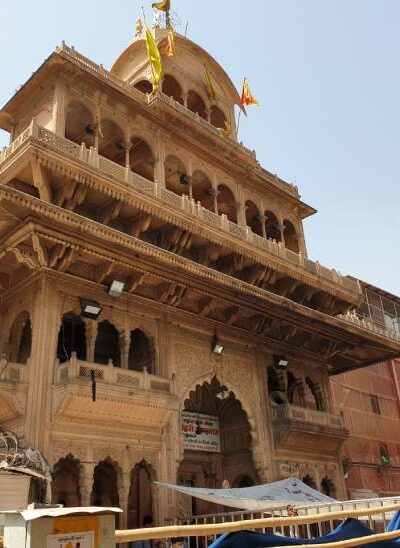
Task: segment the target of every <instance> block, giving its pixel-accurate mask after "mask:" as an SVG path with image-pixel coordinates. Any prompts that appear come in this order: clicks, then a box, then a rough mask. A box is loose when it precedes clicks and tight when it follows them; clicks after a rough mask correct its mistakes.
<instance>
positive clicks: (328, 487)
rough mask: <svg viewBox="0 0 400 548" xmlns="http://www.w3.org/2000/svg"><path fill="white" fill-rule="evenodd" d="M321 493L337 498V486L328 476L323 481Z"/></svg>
mask: <svg viewBox="0 0 400 548" xmlns="http://www.w3.org/2000/svg"><path fill="white" fill-rule="evenodd" d="M321 491H322V492H323V493H324V494H325V495H327V496H328V497H332V498H333V499H334V498H336V487H335V484H334V483H333V481H332V480H331V479H330V478H328V476H325V477H324V478H323V479H322V481H321Z"/></svg>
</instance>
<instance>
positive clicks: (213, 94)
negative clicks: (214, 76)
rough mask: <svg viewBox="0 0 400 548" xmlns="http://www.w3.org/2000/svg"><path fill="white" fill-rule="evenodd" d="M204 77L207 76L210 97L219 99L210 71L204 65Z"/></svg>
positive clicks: (206, 81) (215, 99)
mask: <svg viewBox="0 0 400 548" xmlns="http://www.w3.org/2000/svg"><path fill="white" fill-rule="evenodd" d="M204 78H205V84H206V89H207V93H208V97H209V98H210V99H213V100H214V101H218V96H217V92H216V91H215V87H214V84H213V83H212V80H211V76H210V73H209V72H208V69H207V67H206V66H204Z"/></svg>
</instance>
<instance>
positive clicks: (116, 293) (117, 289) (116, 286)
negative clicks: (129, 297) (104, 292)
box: [108, 280, 125, 297]
mask: <svg viewBox="0 0 400 548" xmlns="http://www.w3.org/2000/svg"><path fill="white" fill-rule="evenodd" d="M124 287H125V282H119V281H118V280H113V281H112V283H111V285H110V288H109V290H108V294H109V295H110V297H120V296H121V295H122V292H123V290H124Z"/></svg>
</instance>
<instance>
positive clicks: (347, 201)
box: [0, 0, 400, 295]
mask: <svg viewBox="0 0 400 548" xmlns="http://www.w3.org/2000/svg"><path fill="white" fill-rule="evenodd" d="M172 2H173V7H174V10H175V11H176V12H177V13H178V15H179V17H180V20H181V22H182V27H183V29H184V28H185V26H186V22H188V23H189V24H188V37H189V38H191V39H192V40H194V41H195V42H198V43H199V44H200V45H201V46H203V47H204V48H205V49H207V50H208V51H209V52H210V53H211V54H212V55H213V56H214V57H215V58H216V59H217V60H218V61H219V62H220V63H221V64H222V65H223V66H224V68H225V69H226V70H227V72H228V74H230V76H231V77H232V80H233V81H234V82H235V84H236V85H237V86H238V88H240V86H241V81H242V78H243V76H247V77H249V79H250V83H251V88H252V91H253V93H254V95H256V96H257V98H258V100H259V102H260V107H258V108H253V109H251V110H249V116H248V119H247V120H245V121H243V119H242V125H241V132H240V139H241V140H242V141H243V142H244V143H245V144H246V145H247V146H249V147H250V148H255V149H256V150H257V155H258V158H259V160H260V161H261V163H262V164H263V165H264V167H266V168H267V169H269V170H270V171H272V172H273V173H275V172H276V173H278V174H279V175H280V176H282V177H283V178H285V179H286V180H288V181H290V182H295V183H296V184H297V185H298V186H299V188H300V191H301V194H302V198H303V199H304V200H305V201H306V202H308V203H310V204H311V205H312V206H314V207H315V208H316V209H318V213H317V215H315V216H314V217H312V218H310V219H308V220H306V221H305V232H306V239H307V243H308V251H309V255H310V257H311V258H313V259H318V260H320V262H321V263H322V264H324V265H325V266H328V267H335V268H337V269H338V270H340V271H341V272H342V273H344V274H347V273H348V274H353V275H355V276H358V277H360V278H362V279H364V280H366V281H368V282H370V283H373V284H375V285H378V286H379V287H382V288H383V289H386V290H387V291H391V292H393V293H397V294H398V295H400V258H399V257H400V254H399V252H398V245H399V234H400V215H399V202H400V190H399V166H398V162H399V160H400V155H399V147H400V107H399V102H400V77H399V54H400V32H399V25H400V1H399V0H274V1H272V0H247V1H241V0H240V1H239V0H175V1H174V0H172ZM150 4H151V2H150V1H148V0H136V1H135V0H131V1H128V0H114V1H113V2H105V1H104V0H97V1H96V2H93V1H90V0H86V1H82V0H79V1H78V0H69V1H68V2H59V1H58V2H57V1H54V0H52V1H50V0H37V1H35V2H33V1H32V0H17V1H15V2H9V1H8V0H7V1H6V0H0V9H1V22H0V102H1V104H4V103H5V101H6V100H7V98H8V97H9V96H10V95H11V94H12V92H13V91H14V89H16V88H17V87H18V86H19V85H20V84H22V83H23V82H24V81H25V80H26V79H27V78H28V76H29V75H30V74H31V72H33V71H34V70H36V68H38V66H39V65H40V64H41V62H42V61H43V60H44V59H45V58H46V57H47V56H48V55H49V54H50V53H51V51H52V50H53V49H54V47H55V46H56V45H57V44H58V43H59V42H61V40H65V41H66V42H67V43H68V44H69V45H74V46H75V47H76V49H77V50H78V51H80V52H81V53H84V54H85V55H87V56H88V57H90V58H92V59H93V60H94V61H97V62H99V63H103V65H104V66H105V67H106V68H108V67H110V65H111V63H112V61H113V60H114V59H115V58H116V57H117V55H118V53H119V52H120V51H121V50H122V49H123V48H124V47H125V46H126V45H127V44H128V42H129V41H130V40H131V38H132V36H133V33H134V23H135V20H136V18H137V16H138V15H139V14H140V11H141V6H142V5H145V6H149V5H150ZM5 143H6V135H4V134H0V145H1V146H3V145H4V144H5Z"/></svg>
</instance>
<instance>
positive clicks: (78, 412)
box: [0, 24, 400, 527]
mask: <svg viewBox="0 0 400 548" xmlns="http://www.w3.org/2000/svg"><path fill="white" fill-rule="evenodd" d="M154 32H155V39H156V41H157V44H158V46H159V48H160V50H161V51H162V52H163V51H164V46H165V44H166V41H167V38H168V36H167V34H168V33H167V30H165V29H162V28H160V27H157V28H155V29H154ZM175 43H176V55H175V56H172V57H170V56H166V55H165V54H162V55H163V62H164V78H163V81H162V87H161V89H159V90H158V91H157V93H152V86H151V84H150V80H151V78H152V72H151V66H150V64H149V60H148V57H147V52H146V44H145V33H144V29H143V26H142V25H141V24H139V25H138V26H137V31H136V36H135V38H134V40H133V41H132V43H131V44H130V45H129V46H128V47H127V48H126V49H125V51H123V52H122V53H121V55H120V56H119V57H118V59H117V60H116V61H115V63H114V65H113V66H112V68H111V69H110V70H109V71H108V70H106V69H105V68H104V67H103V66H102V65H97V64H95V63H94V62H92V61H91V60H89V59H88V58H86V57H84V56H83V55H81V54H80V53H78V52H77V51H76V50H75V49H74V48H71V47H68V46H67V45H66V44H65V43H63V44H62V45H61V46H60V47H58V48H57V49H56V50H55V51H54V52H53V53H52V54H51V55H50V56H49V57H48V59H47V60H46V61H45V62H44V63H43V64H42V65H41V66H40V68H39V69H38V70H37V71H36V72H34V73H33V74H32V76H31V77H30V78H29V80H28V81H27V82H26V83H25V84H24V85H23V86H22V87H21V88H20V89H19V90H18V91H17V92H16V93H15V95H14V96H13V97H12V98H11V99H10V100H9V101H8V103H7V104H6V105H5V106H4V107H3V108H2V109H1V111H0V127H1V128H2V129H4V130H6V131H8V132H10V145H9V146H8V147H7V148H5V149H4V150H3V151H2V152H0V295H1V300H0V306H1V308H0V343H1V348H0V352H1V363H0V424H2V425H3V426H4V427H5V428H7V429H9V430H12V431H14V432H15V433H16V434H17V435H18V437H19V439H20V440H21V443H23V444H24V445H29V446H31V447H35V448H37V449H38V450H39V451H40V452H41V454H43V456H44V458H45V459H46V460H47V461H48V462H49V464H50V465H51V467H52V471H53V483H52V496H53V501H54V502H56V503H63V504H65V505H67V506H74V505H90V504H93V505H105V506H121V507H122V508H123V510H124V513H123V514H122V516H121V517H120V523H119V525H120V526H121V527H126V526H128V527H136V526H138V525H140V524H141V523H142V520H143V517H144V516H146V515H152V516H153V518H154V520H155V522H156V523H158V524H163V523H165V520H166V519H173V518H176V517H177V516H179V515H182V514H188V513H189V514H190V513H191V512H195V513H203V512H207V511H212V510H213V508H211V507H210V505H209V504H208V503H205V502H204V503H203V502H197V503H193V507H188V505H187V502H186V501H183V500H180V498H179V497H178V496H177V495H175V494H174V493H172V492H171V493H170V492H168V491H165V490H161V489H158V488H155V487H154V486H153V485H152V483H151V482H152V480H155V479H156V480H160V481H164V482H168V483H181V484H185V485H193V486H197V487H222V486H223V485H224V486H227V485H230V486H239V487H241V486H248V485H252V484H258V483H263V482H264V483H265V482H269V481H273V480H276V479H280V478H285V477H288V476H293V475H295V476H298V477H299V478H300V479H303V480H304V481H305V482H306V483H308V484H309V485H311V486H313V487H316V488H317V489H320V490H321V491H323V492H325V493H326V494H329V495H331V496H333V497H339V498H342V497H345V496H346V486H345V480H344V477H343V471H342V458H341V447H342V445H343V442H344V441H345V440H346V438H347V436H348V430H347V429H346V428H345V426H344V423H343V417H342V416H341V415H340V414H338V412H337V410H336V408H335V404H334V401H333V398H332V393H331V385H330V381H329V377H330V376H331V375H336V374H341V373H343V372H346V371H348V370H353V369H357V368H361V367H364V366H366V365H370V364H374V363H381V362H383V361H385V360H389V359H394V358H395V357H397V356H399V355H400V338H399V336H398V334H396V333H394V332H392V331H387V330H385V326H382V328H380V327H376V326H375V325H374V324H373V323H371V322H368V321H363V320H360V318H359V317H358V316H357V314H356V313H355V312H354V310H355V309H356V308H357V307H359V306H360V305H361V303H362V302H363V293H362V289H361V286H360V284H359V282H358V281H357V280H354V279H352V278H349V277H345V276H342V275H341V274H340V273H339V272H337V271H336V270H334V269H330V268H326V267H324V266H322V265H321V264H319V263H318V262H314V261H313V260H312V259H310V258H309V257H308V254H307V246H306V242H305V238H304V232H303V220H304V219H306V218H307V217H309V216H310V215H312V214H314V213H315V210H314V209H313V208H312V207H310V206H309V205H307V204H306V203H304V202H303V201H302V200H301V198H300V195H299V192H298V189H297V188H296V187H295V186H293V185H291V184H289V183H287V182H285V181H283V180H282V179H281V178H279V177H278V176H277V175H273V174H272V173H270V172H268V171H267V170H266V169H264V168H263V167H262V166H261V165H260V163H259V162H258V161H257V157H256V154H255V153H254V152H253V151H250V150H248V149H247V148H246V147H245V146H243V145H242V144H241V143H239V142H238V140H237V135H236V125H235V108H236V109H237V108H241V105H240V96H239V94H238V92H237V90H236V88H235V86H234V85H233V83H232V81H231V80H230V78H229V76H228V75H227V74H226V73H225V71H224V70H223V68H222V67H221V66H220V65H219V64H218V63H217V62H216V61H215V59H213V58H212V57H211V56H210V55H209V54H208V53H207V52H206V51H205V50H204V49H202V48H201V47H200V46H199V45H197V44H195V43H193V42H192V41H191V40H190V39H188V38H186V37H184V36H181V35H178V34H177V35H176V36H175ZM204 67H207V73H208V75H209V77H210V79H211V81H212V83H213V86H214V88H215V92H216V96H215V97H214V98H210V96H209V94H208V93H207V86H206V85H205V78H204Z"/></svg>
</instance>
